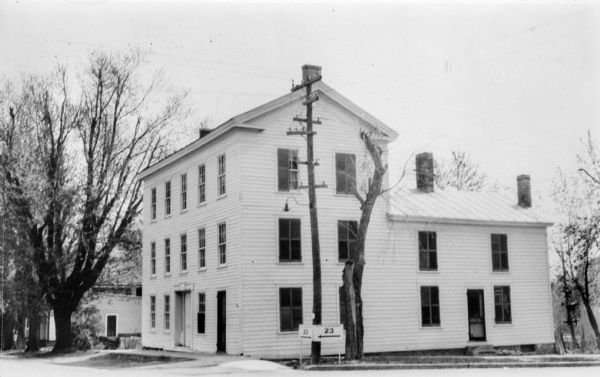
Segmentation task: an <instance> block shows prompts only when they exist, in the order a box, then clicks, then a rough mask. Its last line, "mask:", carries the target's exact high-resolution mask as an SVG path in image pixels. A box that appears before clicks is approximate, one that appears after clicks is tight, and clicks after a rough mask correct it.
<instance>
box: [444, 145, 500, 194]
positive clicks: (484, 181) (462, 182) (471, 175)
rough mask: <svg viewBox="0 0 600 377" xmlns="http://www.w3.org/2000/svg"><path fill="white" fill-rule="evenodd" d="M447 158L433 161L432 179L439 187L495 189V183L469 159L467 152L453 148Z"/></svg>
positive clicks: (470, 189)
mask: <svg viewBox="0 0 600 377" xmlns="http://www.w3.org/2000/svg"><path fill="white" fill-rule="evenodd" d="M451 154H452V156H451V158H449V159H442V160H439V161H438V160H435V161H434V163H433V164H434V168H433V170H434V181H435V184H436V186H438V187H439V188H441V189H445V188H454V189H456V190H459V191H483V190H490V191H496V190H497V184H495V183H492V182H490V179H489V177H488V176H487V174H485V173H483V172H482V171H481V168H480V167H479V165H477V164H476V163H474V162H473V161H472V160H471V157H470V156H469V155H468V154H467V152H464V151H460V150H453V151H452V153H451Z"/></svg>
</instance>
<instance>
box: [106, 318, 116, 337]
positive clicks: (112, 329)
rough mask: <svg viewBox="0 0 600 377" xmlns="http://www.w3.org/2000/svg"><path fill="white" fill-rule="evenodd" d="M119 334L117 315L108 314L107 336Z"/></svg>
mask: <svg viewBox="0 0 600 377" xmlns="http://www.w3.org/2000/svg"><path fill="white" fill-rule="evenodd" d="M115 336H117V316H116V315H112V314H109V315H107V316H106V337H107V338H111V337H115Z"/></svg>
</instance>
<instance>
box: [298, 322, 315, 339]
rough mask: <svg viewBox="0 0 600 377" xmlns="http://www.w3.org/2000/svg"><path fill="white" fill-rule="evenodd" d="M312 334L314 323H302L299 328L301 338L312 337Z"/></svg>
mask: <svg viewBox="0 0 600 377" xmlns="http://www.w3.org/2000/svg"><path fill="white" fill-rule="evenodd" d="M312 334H313V329H312V325H300V327H299V328H298V336H299V337H300V338H301V339H312Z"/></svg>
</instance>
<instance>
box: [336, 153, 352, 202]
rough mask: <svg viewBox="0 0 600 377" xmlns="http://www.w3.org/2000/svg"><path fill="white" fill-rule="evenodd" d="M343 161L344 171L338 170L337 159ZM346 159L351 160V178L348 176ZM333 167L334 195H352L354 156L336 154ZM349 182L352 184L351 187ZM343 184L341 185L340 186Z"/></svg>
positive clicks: (350, 154)
mask: <svg viewBox="0 0 600 377" xmlns="http://www.w3.org/2000/svg"><path fill="white" fill-rule="evenodd" d="M342 157H343V159H344V169H339V166H338V162H339V160H338V158H342ZM348 157H351V158H350V159H351V160H353V161H352V164H353V165H354V166H353V170H352V172H351V173H352V174H351V177H349V176H348V174H347V173H349V169H348ZM334 167H335V193H336V194H337V195H354V192H355V191H356V183H357V182H356V155H355V154H353V153H342V152H336V153H335V157H334ZM349 181H351V182H353V184H352V185H349V184H348V183H349ZM342 183H343V184H342Z"/></svg>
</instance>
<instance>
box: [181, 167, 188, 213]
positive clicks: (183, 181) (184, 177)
mask: <svg viewBox="0 0 600 377" xmlns="http://www.w3.org/2000/svg"><path fill="white" fill-rule="evenodd" d="M179 182H180V184H181V190H180V191H181V192H180V193H179V196H180V198H181V200H180V203H179V204H180V206H181V211H185V210H187V173H183V174H181V176H180V180H179Z"/></svg>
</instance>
